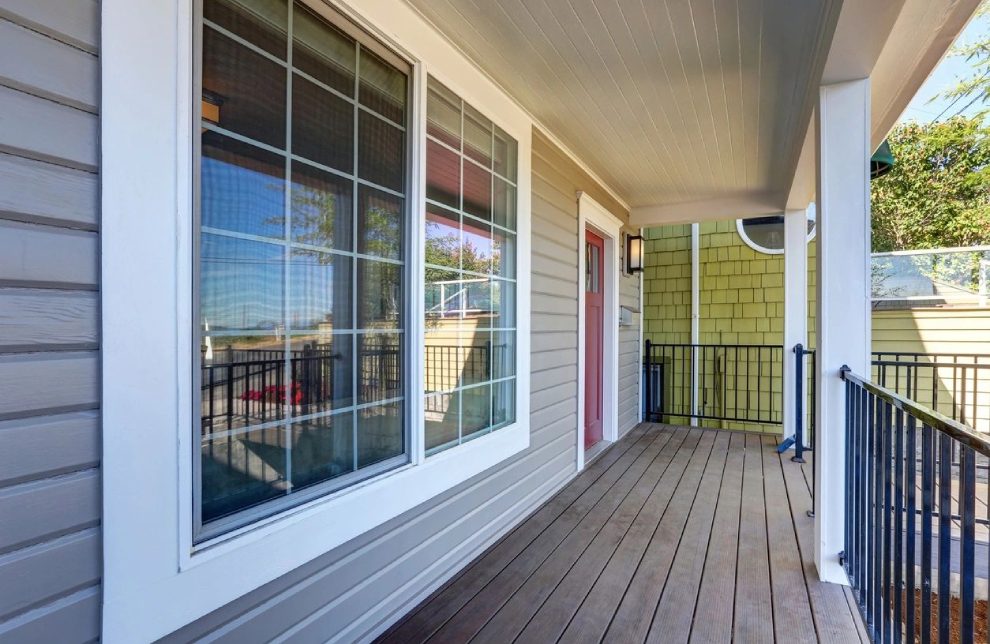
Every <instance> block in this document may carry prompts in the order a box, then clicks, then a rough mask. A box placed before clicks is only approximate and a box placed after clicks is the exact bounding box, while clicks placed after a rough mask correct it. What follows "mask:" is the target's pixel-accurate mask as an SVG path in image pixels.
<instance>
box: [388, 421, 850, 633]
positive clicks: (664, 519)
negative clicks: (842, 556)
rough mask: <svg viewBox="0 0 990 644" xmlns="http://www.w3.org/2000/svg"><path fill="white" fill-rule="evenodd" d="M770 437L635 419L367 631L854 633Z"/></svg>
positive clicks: (794, 478) (796, 484)
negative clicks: (430, 590) (495, 538)
mask: <svg viewBox="0 0 990 644" xmlns="http://www.w3.org/2000/svg"><path fill="white" fill-rule="evenodd" d="M775 446H776V441H775V440H774V439H773V438H771V437H768V436H758V435H754V434H743V433H737V432H725V431H715V430H699V429H688V428H682V427H674V426H669V425H659V424H642V425H640V426H638V427H637V428H636V429H634V430H633V431H632V432H630V433H629V435H627V436H626V437H625V438H623V439H622V440H621V441H619V442H618V443H616V444H615V445H614V446H612V447H611V448H610V449H608V450H607V451H605V452H604V453H603V454H602V456H600V457H599V458H598V459H597V460H595V461H594V462H593V463H591V464H590V465H589V466H588V467H587V468H586V469H585V471H584V472H582V473H581V475H580V476H578V477H577V478H576V479H575V480H574V481H572V482H571V483H570V484H568V485H567V486H566V487H565V488H564V489H563V490H561V491H560V492H559V493H558V494H557V495H556V496H554V497H553V498H552V499H550V500H549V501H548V502H547V503H546V504H544V505H543V506H542V507H541V508H539V509H538V510H537V511H536V512H535V513H534V514H533V515H531V516H530V517H529V518H528V519H527V520H526V521H524V522H523V523H522V524H520V525H519V526H518V527H516V528H515V529H514V530H512V531H511V532H510V533H509V534H507V535H506V536H505V537H504V538H503V539H502V540H501V541H499V542H498V543H496V544H495V545H494V546H492V547H491V548H489V549H488V550H487V551H486V552H485V553H483V554H482V555H481V556H480V557H479V558H478V559H476V560H475V561H474V562H473V563H472V564H471V565H470V566H468V567H467V568H466V569H465V570H464V571H463V572H462V573H460V574H459V575H458V576H456V577H455V578H454V579H452V580H451V581H450V582H448V583H447V584H446V585H445V586H443V587H442V588H440V589H439V590H438V591H437V592H436V593H434V594H433V595H432V596H431V597H429V598H428V599H426V600H425V601H424V602H423V603H422V604H420V606H418V607H417V608H416V609H415V610H413V611H412V612H411V613H410V614H409V615H407V616H406V617H405V618H404V619H402V620H400V622H399V623H398V624H396V625H395V626H394V627H393V628H392V629H391V630H390V631H388V632H387V633H385V634H384V635H383V636H382V638H380V641H383V642H401V643H403V644H405V643H408V642H425V641H429V642H454V643H458V642H498V643H500V644H502V643H507V642H513V641H515V642H538V643H540V644H544V643H548V642H557V641H561V642H595V643H597V642H617V643H622V644H626V643H637V642H647V641H648V642H688V641H691V642H730V641H735V642H773V641H777V642H815V641H826V642H843V643H845V642H857V641H864V642H865V641H867V639H866V636H865V633H864V632H863V631H862V629H861V622H860V620H859V614H858V612H857V611H856V609H855V606H853V604H852V601H851V599H850V596H849V594H848V592H847V591H846V590H845V589H844V588H842V587H841V586H835V585H831V584H824V583H821V582H818V581H817V580H816V577H815V570H814V564H813V563H812V562H811V556H812V555H811V548H812V538H813V525H812V519H810V518H808V517H807V516H806V514H805V512H806V511H807V510H808V509H809V508H810V507H811V496H810V493H809V487H808V478H809V477H808V474H810V466H805V467H806V468H807V469H808V473H807V474H806V472H805V471H804V469H805V468H802V466H800V465H797V464H795V463H792V462H791V461H790V454H786V455H785V456H784V457H783V458H781V457H780V456H778V455H777V453H776V451H775V449H774V448H775Z"/></svg>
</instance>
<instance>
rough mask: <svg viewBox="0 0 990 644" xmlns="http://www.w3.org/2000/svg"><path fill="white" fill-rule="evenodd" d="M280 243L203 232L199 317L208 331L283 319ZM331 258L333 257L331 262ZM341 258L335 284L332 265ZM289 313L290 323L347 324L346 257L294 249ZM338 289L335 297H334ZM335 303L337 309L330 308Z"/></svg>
mask: <svg viewBox="0 0 990 644" xmlns="http://www.w3.org/2000/svg"><path fill="white" fill-rule="evenodd" d="M284 248H285V247H284V246H283V245H281V244H269V243H264V242H257V241H250V240H243V239H235V238H232V237H224V236H222V235H210V234H204V235H203V243H202V258H203V259H202V278H201V280H202V286H201V312H200V313H201V317H202V320H203V322H204V323H207V324H209V326H210V330H211V331H220V330H234V329H238V330H270V329H274V328H275V327H276V326H277V325H281V324H282V323H283V322H284V318H285V315H284V313H283V311H282V302H283V291H284V289H283V283H282V278H283V267H284ZM331 261H332V262H333V263H331ZM338 262H343V264H342V268H341V271H340V275H339V277H340V280H342V283H341V284H338V285H336V286H337V287H338V288H335V277H334V273H335V270H334V269H335V267H334V265H333V264H336V263H338ZM291 277H292V279H293V281H292V284H291V285H290V295H289V303H288V304H289V307H288V309H289V316H290V319H291V323H292V327H293V328H296V329H305V328H308V329H316V328H317V327H318V325H320V324H321V323H328V322H333V324H334V327H335V328H338V329H341V328H350V327H351V319H350V310H349V308H350V302H349V293H350V283H351V282H350V279H351V278H350V260H349V259H348V258H346V257H341V256H331V255H329V254H325V253H315V252H312V253H310V252H307V253H301V254H297V255H296V256H295V257H294V258H293V262H292V275H291ZM335 295H338V297H336V298H335V297H334V296H335ZM335 305H339V309H340V310H335Z"/></svg>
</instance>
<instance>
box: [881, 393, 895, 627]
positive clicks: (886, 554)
mask: <svg viewBox="0 0 990 644" xmlns="http://www.w3.org/2000/svg"><path fill="white" fill-rule="evenodd" d="M880 404H881V406H882V407H883V425H882V430H881V433H882V434H883V550H882V553H881V557H882V558H883V641H884V643H885V644H889V643H890V641H891V637H890V635H891V632H890V631H891V626H892V622H891V602H890V599H891V598H890V591H891V587H890V584H891V574H890V572H891V571H890V566H891V561H890V550H891V537H892V536H893V535H892V534H891V527H892V526H891V519H892V516H891V513H892V510H893V508H892V507H891V498H890V497H891V487H892V484H893V480H892V478H891V471H890V469H891V468H890V461H891V458H892V456H893V454H892V446H893V440H892V438H893V436H891V434H892V432H891V407H890V405H889V404H888V403H887V402H886V401H880Z"/></svg>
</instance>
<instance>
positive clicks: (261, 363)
mask: <svg viewBox="0 0 990 644" xmlns="http://www.w3.org/2000/svg"><path fill="white" fill-rule="evenodd" d="M204 16H205V18H206V19H205V20H204V26H203V34H204V35H203V41H204V57H203V77H202V93H203V99H202V101H203V107H202V115H203V122H202V144H201V148H202V154H201V161H200V163H201V167H202V170H201V173H200V177H201V180H200V184H201V188H200V221H201V226H202V228H201V232H200V241H199V245H200V267H199V280H200V286H199V293H198V296H199V304H198V309H199V311H200V345H201V347H200V351H199V356H198V357H199V359H200V362H201V370H200V374H201V384H202V388H201V389H202V395H201V398H200V410H201V422H200V429H199V431H200V437H201V446H202V449H201V457H200V459H198V463H197V467H198V468H199V472H200V475H201V476H200V478H201V481H202V483H201V487H200V490H199V495H198V503H197V506H198V507H197V508H196V511H197V516H196V519H197V525H201V526H204V527H203V529H201V530H199V531H198V534H197V535H196V538H197V539H200V540H201V539H203V538H209V537H211V536H214V535H216V534H219V533H221V532H223V531H226V530H229V529H233V528H235V527H238V526H240V525H243V524H245V523H249V522H250V521H252V520H256V519H257V518H259V517H260V516H263V515H264V514H271V513H274V512H277V511H279V510H281V509H284V508H285V507H287V505H293V504H295V503H296V502H302V501H305V500H308V499H309V498H312V496H313V494H318V493H324V492H325V491H326V490H329V489H336V488H339V487H343V486H345V485H348V484H350V483H353V482H356V481H358V480H361V479H362V478H367V477H368V476H371V475H373V474H376V473H378V472H380V471H382V469H383V468H385V469H387V468H390V467H394V466H395V465H399V464H401V463H402V462H404V461H407V460H408V444H407V443H408V441H407V439H406V434H405V431H406V423H405V422H404V414H405V411H404V410H405V400H404V395H405V388H406V383H405V378H404V375H403V374H404V372H403V369H404V367H403V365H404V360H403V352H404V351H405V347H406V342H405V333H404V326H405V321H404V317H403V310H404V309H403V283H404V275H405V265H404V257H405V251H404V248H405V243H406V236H405V234H404V228H405V225H406V223H405V221H406V217H405V208H406V203H405V198H404V193H403V191H404V189H405V186H404V184H405V173H406V167H407V166H406V163H407V161H406V159H407V156H408V155H407V153H406V146H407V142H406V140H405V139H406V137H405V131H406V128H405V119H406V117H407V114H408V109H407V105H406V101H407V94H406V92H407V84H408V78H407V75H406V72H405V71H403V70H400V69H398V68H395V67H393V66H392V65H391V64H390V63H388V62H387V61H385V60H384V59H383V58H381V57H379V56H377V55H374V54H372V53H371V52H370V51H368V50H367V49H363V48H362V47H361V43H360V42H359V41H356V40H354V38H352V37H351V36H349V35H347V33H345V31H344V30H341V29H338V28H336V27H335V26H334V25H333V24H331V23H330V22H328V21H327V20H326V19H325V18H323V17H321V16H318V15H317V14H315V13H314V12H312V11H311V10H309V9H307V8H305V7H303V6H302V4H300V3H299V2H285V1H284V0H205V2H204ZM214 25H216V27H214ZM351 33H353V32H351ZM362 61H364V64H363V63H362ZM365 72H366V73H367V77H365V75H364V74H365ZM259 83H262V85H261V86H259V85H258V84H259ZM359 101H360V102H359ZM372 285H373V286H372ZM362 287H363V288H365V289H366V291H367V292H370V293H373V294H374V297H359V292H360V291H359V289H360V288H362ZM355 325H358V326H355ZM302 490H311V491H312V494H309V493H307V494H296V495H295V496H293V493H294V492H300V491H302ZM286 497H288V499H289V500H285V499H286Z"/></svg>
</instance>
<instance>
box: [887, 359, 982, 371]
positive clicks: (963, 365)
mask: <svg viewBox="0 0 990 644" xmlns="http://www.w3.org/2000/svg"><path fill="white" fill-rule="evenodd" d="M870 362H871V364H872V365H873V366H874V367H935V368H944V369H990V362H938V361H928V362H922V361H919V360H871V361H870Z"/></svg>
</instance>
